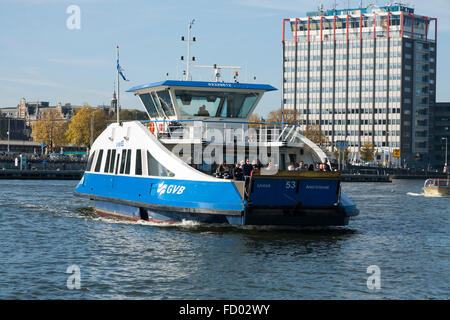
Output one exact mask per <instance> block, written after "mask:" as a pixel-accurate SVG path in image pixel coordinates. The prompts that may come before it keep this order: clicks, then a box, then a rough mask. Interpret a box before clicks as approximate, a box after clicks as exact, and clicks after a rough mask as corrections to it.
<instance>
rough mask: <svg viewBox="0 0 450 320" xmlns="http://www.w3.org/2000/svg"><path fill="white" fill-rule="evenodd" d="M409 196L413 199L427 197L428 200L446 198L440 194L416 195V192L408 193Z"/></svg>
mask: <svg viewBox="0 0 450 320" xmlns="http://www.w3.org/2000/svg"><path fill="white" fill-rule="evenodd" d="M406 194H407V195H408V196H412V197H426V198H443V197H444V196H442V195H440V194H425V193H423V192H422V193H414V192H407V193H406Z"/></svg>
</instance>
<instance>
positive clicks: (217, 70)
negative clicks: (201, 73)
mask: <svg viewBox="0 0 450 320" xmlns="http://www.w3.org/2000/svg"><path fill="white" fill-rule="evenodd" d="M194 67H195V68H208V69H214V79H215V80H216V82H219V81H220V77H221V76H222V75H221V74H220V70H221V69H242V67H237V66H218V65H217V64H213V65H212V66H194Z"/></svg>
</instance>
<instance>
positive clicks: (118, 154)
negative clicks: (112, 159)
mask: <svg viewBox="0 0 450 320" xmlns="http://www.w3.org/2000/svg"><path fill="white" fill-rule="evenodd" d="M119 159H120V153H119V152H117V160H116V172H115V174H117V172H118V171H119Z"/></svg>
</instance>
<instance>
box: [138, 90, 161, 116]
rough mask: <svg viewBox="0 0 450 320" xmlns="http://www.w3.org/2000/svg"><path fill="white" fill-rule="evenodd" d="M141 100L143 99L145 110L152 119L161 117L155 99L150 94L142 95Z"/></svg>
mask: <svg viewBox="0 0 450 320" xmlns="http://www.w3.org/2000/svg"><path fill="white" fill-rule="evenodd" d="M139 98H141V101H142V103H143V104H144V107H145V110H147V113H148V114H149V116H150V117H152V118H157V117H159V114H158V111H157V110H156V106H155V103H154V102H153V98H152V97H151V96H150V93H144V94H140V95H139Z"/></svg>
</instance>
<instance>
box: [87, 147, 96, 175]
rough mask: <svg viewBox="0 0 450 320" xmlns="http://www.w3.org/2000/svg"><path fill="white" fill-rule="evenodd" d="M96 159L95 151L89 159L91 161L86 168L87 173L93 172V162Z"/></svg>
mask: <svg viewBox="0 0 450 320" xmlns="http://www.w3.org/2000/svg"><path fill="white" fill-rule="evenodd" d="M94 157H95V151H94V152H92V154H91V156H90V157H89V160H88V162H87V166H86V171H91V167H92V162H93V161H94Z"/></svg>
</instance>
